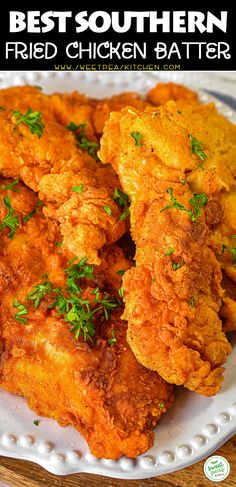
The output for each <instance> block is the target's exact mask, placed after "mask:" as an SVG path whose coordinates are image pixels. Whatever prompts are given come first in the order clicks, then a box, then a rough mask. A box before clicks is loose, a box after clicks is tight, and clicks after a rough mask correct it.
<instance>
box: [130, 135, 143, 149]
mask: <svg viewBox="0 0 236 487" xmlns="http://www.w3.org/2000/svg"><path fill="white" fill-rule="evenodd" d="M131 137H133V139H134V140H135V145H138V146H139V147H142V146H143V144H141V140H142V138H143V136H142V134H140V133H139V132H131Z"/></svg>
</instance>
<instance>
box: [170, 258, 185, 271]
mask: <svg viewBox="0 0 236 487" xmlns="http://www.w3.org/2000/svg"><path fill="white" fill-rule="evenodd" d="M183 264H184V261H183V260H181V261H180V262H174V261H173V262H172V263H171V266H172V269H173V271H177V270H178V269H180V267H182V266H183Z"/></svg>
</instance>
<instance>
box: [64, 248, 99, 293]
mask: <svg viewBox="0 0 236 487" xmlns="http://www.w3.org/2000/svg"><path fill="white" fill-rule="evenodd" d="M77 258H78V257H74V259H72V260H69V262H68V264H72V265H70V267H68V268H67V269H65V272H66V274H67V280H66V289H67V290H69V291H71V292H78V293H80V292H81V288H80V287H79V286H78V284H77V282H76V281H78V280H79V279H92V278H93V277H94V276H93V271H94V266H93V265H87V264H86V262H87V260H88V258H87V257H84V258H83V259H81V260H80V261H79V262H78V263H77V264H73V262H74V261H75V260H76V259H77Z"/></svg>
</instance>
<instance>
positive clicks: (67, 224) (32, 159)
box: [0, 87, 127, 264]
mask: <svg viewBox="0 0 236 487" xmlns="http://www.w3.org/2000/svg"><path fill="white" fill-rule="evenodd" d="M61 98H62V96H60V95H53V96H52V97H49V96H48V95H44V94H42V93H41V92H39V91H38V90H37V89H36V88H33V87H24V88H12V89H8V90H2V92H1V93H0V103H1V105H2V106H3V107H4V108H5V109H2V110H0V124H1V130H0V146H1V151H0V172H1V174H2V175H3V176H5V177H13V178H21V179H22V180H23V181H24V183H25V184H26V185H27V186H28V187H30V188H31V189H33V190H34V191H36V192H39V191H40V198H41V199H42V201H43V202H44V204H45V208H44V210H43V211H44V212H45V214H46V215H47V216H50V218H52V219H54V220H56V221H59V222H60V224H61V232H62V235H63V246H64V247H65V248H67V249H68V250H70V251H71V252H73V253H74V254H77V255H78V257H80V258H82V257H83V256H84V255H87V257H88V259H89V261H90V262H91V263H96V264H99V263H100V257H99V250H100V249H101V248H102V246H103V245H104V244H109V243H113V242H115V241H116V240H117V239H119V238H120V237H121V236H122V235H123V233H124V232H125V231H126V230H127V221H124V220H121V219H120V217H121V215H122V213H123V210H122V208H120V207H119V205H117V203H116V202H115V201H114V192H115V189H116V188H118V189H119V188H120V184H119V180H118V178H117V176H116V175H115V173H114V171H113V169H112V168H111V167H107V168H105V169H104V167H101V164H100V163H99V162H98V161H97V160H96V159H95V158H94V157H92V156H91V155H90V154H89V152H88V151H86V150H84V149H82V148H80V147H78V145H77V142H76V138H75V134H76V131H75V132H74V133H72V132H71V131H70V130H68V128H66V126H65V125H63V124H68V123H69V120H71V121H73V123H75V124H77V125H78V124H80V123H85V124H86V128H85V130H86V137H87V138H88V137H89V140H90V141H92V142H94V143H95V144H97V141H98V139H97V137H96V135H95V132H94V129H93V125H92V118H91V117H92V111H93V102H91V104H89V100H88V99H87V98H86V97H83V96H82V95H79V94H71V95H65V96H64V98H63V99H62V100H61ZM10 107H13V108H10ZM27 107H28V108H32V110H33V111H35V110H36V111H40V112H41V116H42V121H43V123H44V125H45V127H44V128H43V131H42V136H41V137H40V138H38V137H37V135H36V134H35V133H31V131H30V129H29V126H27V125H26V124H24V123H19V124H18V125H17V118H16V116H15V115H14V113H13V112H12V109H14V110H16V109H17V110H18V111H21V113H23V114H25V113H26V111H27V109H28V108H27ZM78 131H79V130H78ZM78 131H77V132H78ZM81 184H82V187H81ZM57 186H58V187H59V188H60V192H61V195H60V197H58V189H57ZM78 186H79V187H80V191H81V193H80V194H78V193H75V192H74V191H73V189H72V188H74V187H75V188H77V187H78ZM75 191H76V189H75ZM55 193H56V199H55ZM106 210H107V211H106ZM109 213H110V214H109ZM88 235H89V238H88Z"/></svg>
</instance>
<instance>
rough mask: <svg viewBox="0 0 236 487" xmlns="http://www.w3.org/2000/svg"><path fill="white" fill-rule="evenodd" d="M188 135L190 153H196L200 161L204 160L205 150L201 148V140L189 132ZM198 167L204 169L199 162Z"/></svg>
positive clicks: (205, 156)
mask: <svg viewBox="0 0 236 487" xmlns="http://www.w3.org/2000/svg"><path fill="white" fill-rule="evenodd" d="M188 136H189V139H190V144H191V150H192V153H193V154H196V156H198V157H199V159H201V161H205V159H206V158H207V155H206V154H205V152H204V151H203V150H202V148H201V142H199V140H197V139H195V138H194V137H193V136H192V135H191V134H189V135H188ZM199 167H200V168H201V169H202V170H203V171H205V168H204V167H203V166H201V165H200V164H199Z"/></svg>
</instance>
